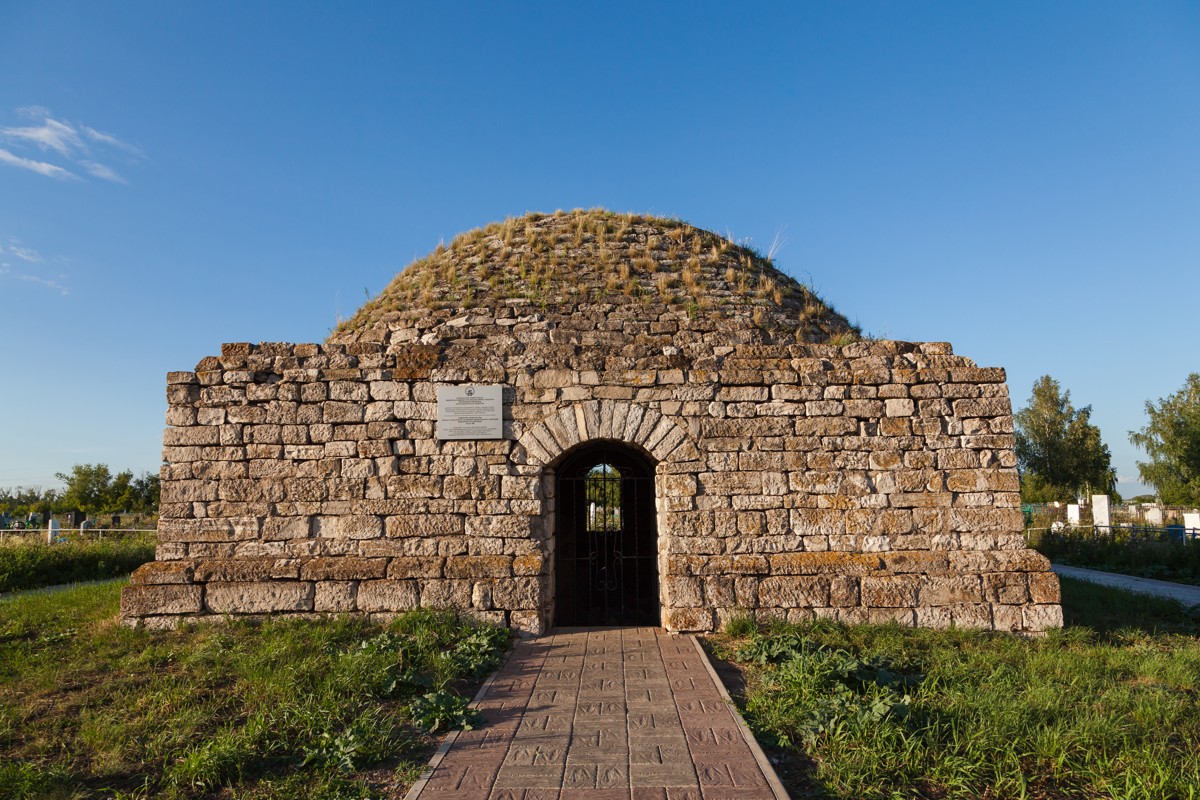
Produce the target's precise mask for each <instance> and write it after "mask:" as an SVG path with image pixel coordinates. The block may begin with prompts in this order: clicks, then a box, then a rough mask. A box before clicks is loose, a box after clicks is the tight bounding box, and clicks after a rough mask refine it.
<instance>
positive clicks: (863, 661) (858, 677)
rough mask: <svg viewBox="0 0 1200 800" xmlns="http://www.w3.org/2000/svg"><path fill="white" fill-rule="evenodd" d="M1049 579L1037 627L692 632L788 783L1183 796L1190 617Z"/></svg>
mask: <svg viewBox="0 0 1200 800" xmlns="http://www.w3.org/2000/svg"><path fill="white" fill-rule="evenodd" d="M1062 584H1063V607H1064V613H1065V615H1066V620H1067V625H1066V627H1065V628H1064V629H1063V630H1062V631H1055V632H1052V633H1051V634H1050V635H1049V636H1047V637H1045V638H1042V639H1021V638H1017V637H1015V636H1010V635H1004V634H995V633H983V632H971V631H957V630H951V631H931V630H913V629H909V628H900V627H898V626H894V625H893V626H854V627H846V626H841V625H835V624H829V623H815V624H812V625H808V626H789V625H778V626H772V627H770V628H764V629H761V630H754V626H753V625H752V624H751V623H749V622H748V621H746V620H740V621H738V622H736V623H734V624H733V625H731V630H730V632H729V633H727V634H726V635H723V636H719V637H714V638H713V639H711V640H710V642H709V644H710V647H711V648H712V650H713V651H714V652H715V654H716V655H717V656H718V657H719V658H721V659H725V660H727V661H728V662H729V665H727V669H726V672H727V674H728V673H729V672H730V671H731V670H730V669H729V666H730V665H731V666H732V667H735V668H736V670H737V672H738V673H740V680H741V681H743V682H744V683H743V685H742V687H741V688H742V691H741V692H740V693H739V695H740V696H739V697H738V701H739V704H740V705H741V707H742V709H743V713H744V714H745V715H746V717H747V719H748V721H749V723H750V725H751V727H752V728H753V729H754V730H755V733H756V734H757V735H758V737H759V739H760V740H761V741H764V742H765V743H766V744H767V745H768V750H769V753H770V755H771V757H772V758H773V759H775V760H776V761H777V763H778V766H779V769H780V772H781V776H782V777H783V779H784V781H785V783H787V784H789V791H791V792H792V795H793V797H795V798H800V797H836V798H847V800H848V799H849V798H942V797H963V798H1097V797H1104V798H1129V799H1130V800H1133V798H1138V799H1139V800H1141V799H1142V798H1196V797H1200V620H1198V619H1197V618H1196V617H1195V616H1193V615H1189V614H1188V613H1187V612H1185V611H1184V610H1183V609H1181V608H1180V607H1179V606H1178V605H1177V604H1175V603H1172V602H1169V601H1162V600H1157V599H1153V598H1147V597H1142V596H1139V595H1132V594H1129V593H1126V592H1121V591H1118V590H1113V589H1107V588H1103V587H1099V586H1094V585H1091V584H1087V583H1082V582H1077V581H1071V580H1063V582H1062ZM732 634H738V635H732Z"/></svg>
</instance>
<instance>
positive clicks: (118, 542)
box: [0, 533, 154, 592]
mask: <svg viewBox="0 0 1200 800" xmlns="http://www.w3.org/2000/svg"><path fill="white" fill-rule="evenodd" d="M153 560H154V534H153V533H139V534H131V535H128V536H119V537H109V538H106V539H71V540H68V541H66V542H59V543H58V544H54V545H47V544H45V543H44V542H41V541H27V540H21V539H19V538H16V537H12V538H9V539H7V540H6V541H4V542H3V543H0V592H13V591H18V590H21V589H37V588H40V587H43V586H54V585H57V584H63V583H76V582H79V581H94V580H103V579H105V578H118V577H122V576H124V575H128V574H129V573H131V572H133V571H134V570H135V569H137V568H138V567H140V566H141V565H142V564H145V563H146V562H147V561H153Z"/></svg>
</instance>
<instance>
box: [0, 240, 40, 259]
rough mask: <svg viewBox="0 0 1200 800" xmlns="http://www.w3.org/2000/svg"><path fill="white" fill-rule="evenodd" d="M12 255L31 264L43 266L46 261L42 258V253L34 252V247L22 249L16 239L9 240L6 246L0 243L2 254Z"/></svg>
mask: <svg viewBox="0 0 1200 800" xmlns="http://www.w3.org/2000/svg"><path fill="white" fill-rule="evenodd" d="M5 252H8V253H12V254H13V255H14V256H16V257H17V258H19V259H21V260H22V261H28V262H29V263H30V264H41V263H42V262H43V261H45V260H46V259H44V258H42V255H41V253H39V252H38V251H36V250H34V249H33V248H32V247H22V246H21V244H20V243H19V242H18V241H17V240H16V239H9V240H8V244H7V245H5V244H4V243H3V242H0V253H5Z"/></svg>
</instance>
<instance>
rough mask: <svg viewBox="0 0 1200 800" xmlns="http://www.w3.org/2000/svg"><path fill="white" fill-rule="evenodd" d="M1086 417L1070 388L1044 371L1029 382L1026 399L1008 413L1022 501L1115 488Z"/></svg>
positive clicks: (1107, 457) (1103, 449)
mask: <svg viewBox="0 0 1200 800" xmlns="http://www.w3.org/2000/svg"><path fill="white" fill-rule="evenodd" d="M1091 416H1092V407H1091V406H1084V407H1083V408H1081V409H1079V410H1076V409H1075V407H1074V406H1072V405H1071V393H1070V392H1069V391H1067V392H1064V391H1062V388H1061V387H1060V386H1059V384H1058V381H1056V380H1054V379H1053V378H1051V377H1050V376H1049V375H1043V376H1042V377H1040V378H1038V380H1037V381H1036V382H1035V383H1034V384H1033V394H1032V395H1031V396H1030V398H1029V404H1028V405H1027V406H1026V407H1025V408H1023V409H1021V410H1020V411H1018V412H1017V413H1016V414H1015V415H1014V417H1013V421H1014V422H1015V423H1016V445H1017V466H1018V467H1019V468H1020V471H1021V499H1022V500H1024V501H1026V502H1031V503H1045V502H1049V501H1051V500H1074V499H1075V498H1076V497H1078V496H1079V495H1080V494H1091V493H1093V492H1095V493H1105V494H1113V493H1114V489H1115V487H1116V482H1117V476H1116V472H1115V471H1114V470H1113V468H1112V456H1111V454H1110V453H1109V451H1108V446H1107V445H1105V444H1104V442H1102V441H1101V440H1100V429H1099V428H1097V427H1096V426H1095V425H1093V424H1092V423H1091Z"/></svg>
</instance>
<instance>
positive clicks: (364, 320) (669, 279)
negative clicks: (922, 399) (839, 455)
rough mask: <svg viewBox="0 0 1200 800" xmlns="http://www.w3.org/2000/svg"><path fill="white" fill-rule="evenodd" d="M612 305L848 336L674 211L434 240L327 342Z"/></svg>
mask: <svg viewBox="0 0 1200 800" xmlns="http://www.w3.org/2000/svg"><path fill="white" fill-rule="evenodd" d="M618 308H619V309H620V310H622V311H625V312H634V313H636V314H637V316H639V317H642V316H652V317H653V316H656V315H657V316H660V317H661V316H667V317H671V318H678V319H680V320H690V321H692V323H685V324H693V325H695V324H704V321H706V320H707V321H709V322H717V323H719V322H720V321H722V320H724V321H725V325H728V324H730V322H732V323H733V324H735V325H736V326H738V327H741V326H742V325H743V324H744V325H746V326H751V327H754V328H757V329H759V330H761V331H762V332H763V333H764V335H766V336H768V337H769V338H771V339H776V340H784V339H790V340H792V341H807V342H821V341H828V340H830V339H833V340H843V341H844V340H847V339H849V338H852V337H854V336H855V335H856V333H857V330H856V329H855V328H854V327H853V326H851V325H850V324H849V323H848V322H847V320H846V318H845V317H843V316H842V315H841V314H839V313H837V312H836V311H834V310H833V309H832V308H830V307H829V306H828V305H827V304H825V303H824V302H822V301H821V300H820V299H819V298H818V297H817V296H816V295H815V294H814V293H813V292H812V291H811V290H810V289H808V288H807V287H805V286H803V285H801V284H800V283H798V282H797V281H795V280H794V279H792V278H790V277H788V276H787V275H785V274H783V273H782V272H780V271H779V270H778V269H776V268H775V267H774V265H773V264H772V263H771V261H770V260H769V259H767V258H765V257H763V256H762V255H761V254H759V253H757V252H755V251H754V250H752V249H750V248H748V247H745V246H742V245H739V244H736V243H734V242H731V241H729V240H728V239H726V238H724V237H722V236H718V235H717V234H715V233H712V232H710V231H706V230H703V229H701V228H696V227H694V226H692V225H689V224H687V223H686V222H682V221H680V220H677V219H664V218H660V217H651V216H644V215H638V214H617V213H613V212H611V211H604V210H588V211H584V210H576V211H570V212H565V211H559V212H556V213H554V214H536V213H534V214H528V215H526V216H524V217H516V218H510V219H507V220H505V221H503V222H497V223H493V224H491V225H487V226H485V227H482V228H478V229H476V230H473V231H470V232H468V233H464V234H462V235H460V236H458V237H457V238H456V239H454V241H452V242H451V243H450V244H449V246H442V245H439V246H438V248H437V249H436V250H435V251H434V252H433V253H431V254H429V255H428V256H426V257H424V258H422V259H420V260H418V261H415V262H414V263H412V264H410V265H409V266H408V267H406V268H405V269H404V270H403V271H402V272H401V273H400V274H398V275H397V276H396V277H395V279H393V280H392V282H391V283H390V284H389V285H388V286H387V287H386V288H385V289H384V290H383V291H382V292H380V293H379V295H378V296H376V297H375V298H373V299H371V300H370V301H368V302H367V303H366V304H365V305H364V306H363V307H362V308H360V309H359V310H358V312H357V313H356V314H355V315H354V316H353V317H351V318H350V319H348V320H345V321H343V322H341V323H340V324H339V325H338V327H337V329H336V330H335V331H334V333H333V335H332V336H331V337H330V338H331V340H332V341H343V340H350V339H356V338H360V337H366V336H369V334H368V330H369V329H379V328H386V329H390V330H396V329H399V328H405V327H407V326H408V325H409V324H410V323H411V322H412V321H413V320H415V319H418V318H423V319H426V320H427V319H428V318H429V317H430V316H433V317H438V318H441V317H445V318H446V319H450V318H453V317H455V316H456V315H461V314H462V313H464V312H470V311H475V312H476V313H477V314H483V313H485V312H495V311H499V310H502V309H503V310H506V311H507V312H508V313H511V312H512V311H513V309H525V310H526V311H531V312H536V313H539V314H542V315H543V316H544V317H545V318H546V319H548V320H551V321H553V320H556V319H565V318H577V317H579V316H580V315H584V316H592V317H595V318H597V319H599V318H602V317H603V316H604V313H600V314H597V313H596V312H597V311H600V312H605V311H608V312H611V311H615V310H617V309H618ZM639 308H640V309H643V310H644V311H645V312H647V313H646V314H642V313H638V309H639ZM370 338H379V337H378V336H371V337H370Z"/></svg>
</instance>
